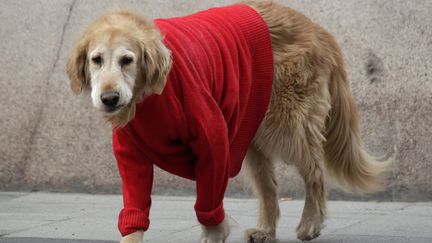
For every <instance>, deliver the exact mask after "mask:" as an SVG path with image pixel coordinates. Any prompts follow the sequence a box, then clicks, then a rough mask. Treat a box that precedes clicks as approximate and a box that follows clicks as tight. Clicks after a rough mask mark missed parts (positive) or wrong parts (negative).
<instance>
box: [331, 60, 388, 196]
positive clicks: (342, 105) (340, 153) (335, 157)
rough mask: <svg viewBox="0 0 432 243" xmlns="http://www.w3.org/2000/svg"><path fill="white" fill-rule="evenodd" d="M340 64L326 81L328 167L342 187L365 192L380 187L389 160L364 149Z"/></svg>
mask: <svg viewBox="0 0 432 243" xmlns="http://www.w3.org/2000/svg"><path fill="white" fill-rule="evenodd" d="M339 64H340V65H338V66H337V67H336V68H335V70H334V72H333V73H332V75H331V80H330V83H329V89H330V90H329V91H330V95H331V99H332V108H331V110H330V114H329V118H328V120H327V123H326V139H327V141H326V143H325V144H324V152H325V157H326V167H327V171H328V173H329V175H330V176H331V177H333V178H334V179H336V181H337V182H338V184H339V185H340V186H342V188H344V189H347V190H350V191H354V192H365V193H370V192H374V191H378V190H380V189H383V183H384V181H385V180H384V179H385V178H384V177H385V175H384V172H386V171H387V169H388V167H389V165H390V163H391V161H390V160H388V161H379V160H378V159H377V158H375V157H373V156H371V155H370V154H368V152H367V151H366V150H365V148H364V146H363V142H362V140H361V137H360V131H359V125H358V120H357V119H358V115H357V107H356V105H355V103H354V100H353V98H352V96H351V92H350V89H349V85H348V81H347V78H346V77H347V75H346V72H345V68H344V65H343V61H341V62H340V63H339Z"/></svg>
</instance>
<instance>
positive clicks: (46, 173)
mask: <svg viewBox="0 0 432 243" xmlns="http://www.w3.org/2000/svg"><path fill="white" fill-rule="evenodd" d="M174 2H175V4H174ZM233 2H234V1H228V0H213V1H206V2H204V1H200V0H193V1H192V0H181V1H162V0H159V1H134V0H127V1H122V0H106V1H102V0H96V1H84V0H20V1H15V0H2V1H1V2H0V40H1V41H0V54H1V55H0V57H1V58H0V85H1V87H2V90H1V91H2V94H1V95H0V121H1V122H0V189H3V190H51V191H85V192H118V191H119V190H120V186H119V183H120V180H119V176H118V173H117V169H116V165H115V161H114V158H113V156H112V154H111V141H110V127H109V125H108V124H106V123H105V122H104V121H103V120H102V119H101V118H100V117H99V116H97V115H96V114H95V112H94V110H93V109H92V107H91V106H90V102H89V97H77V96H74V95H72V93H71V92H70V91H69V89H68V85H67V77H66V75H65V72H64V65H65V59H66V57H67V54H68V53H69V51H70V49H71V47H72V43H73V41H74V40H76V38H77V37H78V36H79V33H80V32H81V31H82V30H83V28H84V26H85V25H86V24H87V23H88V22H89V21H91V20H92V19H93V18H94V17H95V16H97V15H99V14H100V13H102V12H103V11H105V10H107V9H112V8H113V7H116V6H120V7H127V8H132V9H135V10H138V11H141V12H143V13H146V14H147V15H148V16H149V17H170V16H178V15H184V14H187V13H192V12H194V11H197V10H200V9H205V8H208V7H211V6H219V5H225V4H229V3H233ZM280 2H282V3H284V4H288V5H290V6H292V7H293V8H295V9H298V10H300V11H301V12H303V13H305V14H306V15H307V16H309V17H310V18H311V19H313V20H314V21H316V22H318V23H320V24H321V25H322V26H324V27H325V28H327V29H328V30H329V31H330V32H331V33H333V34H334V36H335V37H336V39H337V40H338V41H339V43H340V44H341V46H342V49H343V51H344V53H345V57H346V62H347V64H348V72H349V77H350V81H351V88H352V91H353V94H354V96H355V99H356V100H357V102H358V105H359V108H360V112H361V124H362V134H363V137H364V140H365V143H366V145H367V147H368V148H369V150H370V151H371V152H372V153H373V154H376V155H383V154H384V155H393V156H394V157H395V160H396V163H395V165H394V167H393V169H392V171H391V172H390V173H389V186H388V189H387V191H385V192H382V193H380V194H376V195H374V196H373V197H374V198H381V199H389V200H431V199H432V166H431V160H432V149H430V144H432V80H431V79H432V72H431V67H432V58H431V57H430V54H431V50H432V25H431V24H430V23H432V15H430V10H431V9H432V1H429V0H416V1H405V0H397V1H394V0H391V1H390V0H387V1H384V0H383V1H373V0H365V1H357V0H332V1H330V0H295V1H294V0H293V1H288V0H286V1H280ZM155 178H156V179H155V183H154V185H155V192H156V193H166V194H182V193H192V192H193V189H194V184H193V183H192V182H189V181H186V180H183V179H179V178H176V177H173V176H170V175H168V174H166V173H165V172H162V171H160V170H157V171H156V176H155ZM278 179H279V184H280V190H281V194H282V195H283V196H288V197H300V196H301V195H302V182H301V180H300V179H299V177H298V176H297V174H296V172H295V171H294V170H293V169H292V168H288V167H285V166H279V167H278ZM249 193H250V192H249V190H248V189H247V187H246V186H245V184H244V183H243V180H242V179H241V178H237V179H235V180H233V181H232V183H231V186H230V189H229V194H231V195H240V196H241V195H249ZM331 195H332V196H333V197H337V198H340V197H341V195H342V197H343V198H352V196H351V195H347V194H340V193H338V192H337V191H333V192H332V193H331Z"/></svg>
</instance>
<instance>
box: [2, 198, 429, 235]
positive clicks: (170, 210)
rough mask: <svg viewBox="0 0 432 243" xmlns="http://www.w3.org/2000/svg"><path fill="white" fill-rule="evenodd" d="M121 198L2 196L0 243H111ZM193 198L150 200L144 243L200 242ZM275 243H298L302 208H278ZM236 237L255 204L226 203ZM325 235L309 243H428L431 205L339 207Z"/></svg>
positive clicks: (331, 212)
mask: <svg viewBox="0 0 432 243" xmlns="http://www.w3.org/2000/svg"><path fill="white" fill-rule="evenodd" d="M121 204H122V201H121V197H120V196H119V195H88V194H57V193H13V192H0V243H12V242H14V243H78V242H94V243H103V242H115V241H118V240H119V239H120V235H119V233H118V231H117V228H116V225H117V213H118V211H119V209H120V208H121ZM193 204H194V199H193V198H191V197H162V196H155V197H153V207H152V211H151V221H152V223H151V226H150V230H149V231H148V232H147V233H146V235H145V240H146V242H163V243H166V242H185V243H186V242H187V243H190V242H198V238H199V235H200V227H199V225H198V223H197V222H196V220H195V214H194V212H193ZM280 206H281V212H282V217H281V220H280V223H279V227H278V238H279V242H280V243H288V242H299V241H298V240H296V238H295V232H294V231H295V227H296V224H297V223H298V221H299V219H300V215H301V210H302V206H303V201H290V200H282V201H281V202H280ZM225 208H226V211H227V213H228V214H229V215H230V220H231V223H232V225H233V230H232V234H231V236H230V238H229V239H228V242H243V240H242V239H243V230H245V229H247V228H250V227H253V226H254V225H255V222H256V219H257V201H256V200H253V199H226V200H225ZM326 225H327V227H326V228H325V229H324V230H323V231H322V235H321V236H320V237H319V238H318V239H316V240H314V241H313V242H396V243H398V242H417V243H419V242H432V203H430V202H429V203H377V202H339V201H332V202H329V204H328V219H327V221H326Z"/></svg>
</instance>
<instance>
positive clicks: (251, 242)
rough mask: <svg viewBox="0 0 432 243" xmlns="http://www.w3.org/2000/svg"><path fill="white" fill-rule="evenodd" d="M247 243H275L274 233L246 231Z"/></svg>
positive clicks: (254, 230) (256, 230)
mask: <svg viewBox="0 0 432 243" xmlns="http://www.w3.org/2000/svg"><path fill="white" fill-rule="evenodd" d="M245 236H246V242H247V243H272V242H275V240H276V239H275V232H274V231H268V230H261V229H248V230H246V232H245Z"/></svg>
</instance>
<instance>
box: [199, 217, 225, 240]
mask: <svg viewBox="0 0 432 243" xmlns="http://www.w3.org/2000/svg"><path fill="white" fill-rule="evenodd" d="M201 227H202V235H201V243H224V242H225V239H226V238H227V237H228V235H229V234H230V232H231V231H230V227H229V225H228V223H227V220H226V218H225V219H224V221H222V223H220V224H219V225H217V226H204V225H202V226H201Z"/></svg>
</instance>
